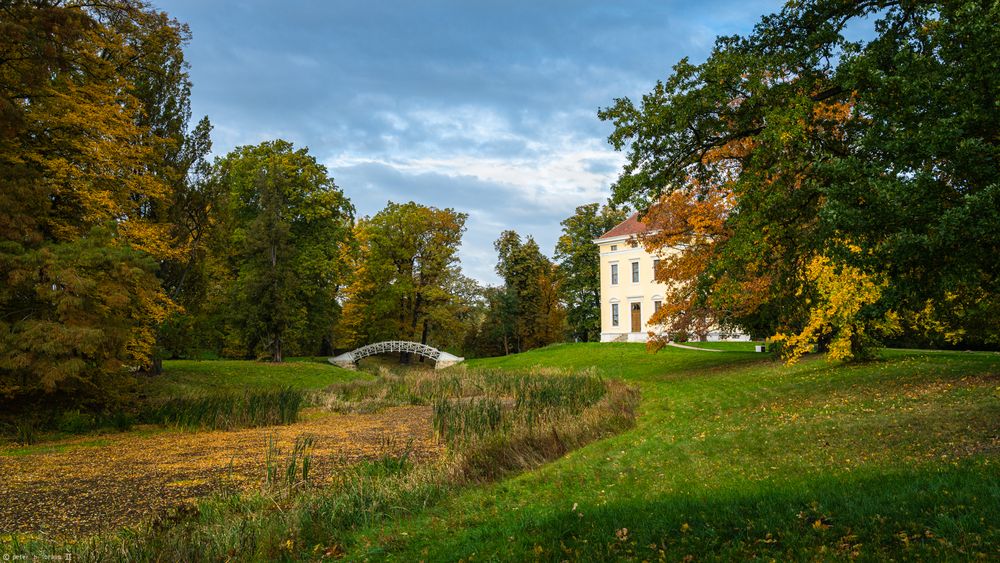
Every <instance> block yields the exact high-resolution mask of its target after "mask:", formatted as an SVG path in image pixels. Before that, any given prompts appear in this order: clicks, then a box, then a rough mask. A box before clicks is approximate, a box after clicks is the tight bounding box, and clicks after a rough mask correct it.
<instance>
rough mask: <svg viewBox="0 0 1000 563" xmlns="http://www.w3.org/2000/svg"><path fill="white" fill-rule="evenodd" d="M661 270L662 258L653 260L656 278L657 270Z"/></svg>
mask: <svg viewBox="0 0 1000 563" xmlns="http://www.w3.org/2000/svg"><path fill="white" fill-rule="evenodd" d="M659 271H660V259H659V258H657V259H655V260H653V279H654V280H655V279H656V272H659Z"/></svg>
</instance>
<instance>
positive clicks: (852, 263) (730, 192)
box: [600, 0, 1000, 359]
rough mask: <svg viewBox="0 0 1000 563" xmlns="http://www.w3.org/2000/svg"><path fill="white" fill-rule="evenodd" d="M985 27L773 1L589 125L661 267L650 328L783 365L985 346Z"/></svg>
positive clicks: (989, 60) (992, 237)
mask: <svg viewBox="0 0 1000 563" xmlns="http://www.w3.org/2000/svg"><path fill="white" fill-rule="evenodd" d="M864 21H869V22H873V23H874V33H873V34H872V37H871V38H870V39H868V40H864V41H850V40H848V39H847V38H845V36H844V29H845V26H848V25H850V24H852V23H854V22H862V23H863V22H864ZM998 28H1000V5H998V4H997V3H996V2H988V1H957V2H933V1H932V2H904V1H895V0H866V1H862V2H841V1H837V0H807V1H804V2H794V3H789V4H788V5H787V6H786V7H785V8H784V9H783V10H782V11H781V12H779V13H777V14H773V15H770V16H767V17H765V18H763V19H762V20H761V21H760V23H759V24H758V25H757V26H756V27H755V29H754V32H753V33H752V34H750V35H748V36H746V37H739V36H734V37H722V38H719V39H718V40H717V41H716V44H715V48H714V49H713V51H712V53H711V55H710V57H709V58H708V59H707V60H706V61H705V62H704V63H702V64H698V65H695V64H692V63H690V62H689V61H688V60H687V59H684V60H682V61H680V62H679V63H677V64H676V65H675V66H674V69H673V70H674V72H673V74H672V75H671V76H670V77H669V78H668V79H667V80H666V81H665V82H661V83H658V84H657V85H656V87H655V88H654V89H653V90H652V91H651V92H650V93H649V94H647V95H645V96H644V97H643V99H642V101H641V104H638V105H637V104H635V103H633V102H632V101H631V100H629V99H619V100H616V102H615V104H614V105H613V106H611V107H609V108H606V109H604V110H602V111H601V112H600V116H601V117H602V118H603V119H605V120H609V121H612V122H613V123H614V125H615V131H614V132H613V134H612V135H611V137H610V142H611V143H612V145H613V146H614V147H615V148H617V149H619V150H624V149H626V148H627V149H628V161H627V163H626V165H625V168H624V171H623V172H622V174H621V176H620V178H619V179H618V181H617V182H616V184H615V185H614V196H613V200H614V201H616V202H630V203H631V204H632V205H634V206H636V207H637V208H639V209H643V210H647V212H646V214H645V215H646V220H647V221H648V222H649V223H650V226H651V227H652V232H653V233H654V234H652V235H650V236H648V237H647V238H646V241H645V243H646V244H647V247H649V248H650V249H652V250H661V249H665V248H668V247H673V248H675V249H677V251H678V253H677V254H674V255H671V258H669V259H668V260H667V262H666V265H665V267H664V268H663V270H662V272H661V278H662V279H663V281H667V282H670V283H672V284H673V285H672V286H671V287H672V290H671V297H670V299H669V303H668V304H667V306H666V308H665V310H664V311H663V312H662V313H661V314H660V315H658V317H657V320H661V321H663V322H665V323H667V324H668V326H670V324H671V323H672V324H674V325H676V326H681V325H684V324H685V322H686V320H685V319H687V318H688V317H691V316H692V315H695V316H697V315H701V314H707V315H710V316H712V317H713V318H714V319H716V320H717V321H719V322H722V323H730V324H734V325H737V326H739V327H741V328H743V329H744V330H746V331H748V332H750V333H752V334H756V335H758V336H777V337H778V338H776V339H775V340H776V341H777V342H779V343H780V344H781V345H782V346H785V347H786V351H788V353H789V357H793V356H795V355H796V354H797V353H798V352H797V351H801V350H803V349H806V348H809V349H812V348H819V349H825V348H828V347H830V348H835V349H836V350H837V354H835V355H836V356H837V357H838V358H842V359H852V358H864V357H868V356H869V355H870V353H871V351H872V350H873V349H874V348H875V347H876V346H877V344H878V343H879V342H880V341H884V340H885V339H886V338H900V336H899V334H900V333H902V335H903V336H902V338H905V339H908V342H911V343H923V344H941V343H944V342H946V341H950V342H951V343H959V342H963V343H966V344H973V345H975V344H979V345H994V346H995V345H997V344H1000V321H998V319H1000V316H998V313H1000V300H998V298H997V296H998V293H1000V262H998V261H997V260H995V258H994V257H995V256H996V253H997V250H998V249H1000V228H997V225H1000V158H998V157H1000V147H998V145H1000V143H998V140H997V137H996V135H995V132H996V131H997V130H1000V112H997V111H996V106H995V102H996V100H997V99H1000V63H998V59H997V57H996V56H995V54H996V48H997V37H998V35H997V33H996V30H997V29H998ZM848 295H850V296H852V299H849V300H847V301H845V300H844V298H846V296H848ZM834 302H836V306H833V303H834ZM848 302H850V303H852V304H848ZM830 307H833V308H832V309H831V308H830ZM696 311H697V314H696V313H695V312H696ZM790 342H793V343H794V344H793V345H791V346H789V343H790ZM845 346H847V349H848V351H847V352H844V347H845Z"/></svg>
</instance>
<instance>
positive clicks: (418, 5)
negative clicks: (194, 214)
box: [157, 0, 781, 282]
mask: <svg viewBox="0 0 1000 563" xmlns="http://www.w3.org/2000/svg"><path fill="white" fill-rule="evenodd" d="M157 5H158V7H159V8H160V9H163V10H166V11H167V12H168V13H169V14H171V15H172V16H174V17H177V18H178V19H179V20H181V21H184V22H187V23H189V24H190V26H191V30H192V33H193V40H192V42H191V44H190V45H189V46H188V48H187V49H186V51H185V53H186V56H187V58H188V60H189V62H190V63H191V72H190V73H191V77H192V81H193V83H194V90H193V98H192V103H193V110H194V113H195V115H196V117H200V116H201V115H204V114H207V115H209V117H210V119H211V120H212V122H213V124H214V125H215V130H214V133H213V140H214V146H215V151H216V153H217V154H222V153H225V152H228V151H229V150H231V149H232V148H234V147H235V146H237V145H242V144H251V143H259V142H261V141H264V140H268V139H274V138H279V137H280V138H284V139H286V140H289V141H292V142H293V143H295V144H296V145H297V146H300V147H301V146H308V147H309V148H310V151H311V153H312V154H313V155H315V156H316V157H317V158H318V159H320V160H321V161H322V162H324V163H326V164H327V165H328V168H329V169H330V171H331V174H332V175H333V176H334V177H335V179H336V181H337V183H338V185H340V186H341V187H342V188H343V189H344V190H345V192H346V193H347V194H348V196H349V197H351V199H352V200H353V201H354V203H355V205H356V207H357V208H358V210H359V211H360V212H361V213H362V214H372V213H375V212H377V211H378V210H379V209H381V207H382V206H383V205H384V204H385V202H386V201H387V200H393V201H408V200H414V201H418V202H420V203H425V204H428V205H435V206H438V207H454V208H456V209H459V210H461V211H464V212H467V213H469V220H468V233H467V235H466V237H465V243H464V245H463V248H462V251H461V256H462V260H463V263H464V264H465V268H466V272H467V273H468V274H469V275H472V276H473V277H476V278H478V279H480V280H483V281H489V282H495V281H496V275H495V273H494V272H493V263H494V261H495V259H496V257H495V253H494V251H493V248H492V242H493V240H495V239H496V237H497V236H498V235H499V233H500V231H502V230H503V229H507V228H512V229H515V230H517V231H518V232H520V233H522V234H531V235H533V236H535V238H536V240H537V241H538V242H539V244H540V246H541V247H542V249H543V250H546V251H548V252H551V251H552V249H553V246H554V244H555V240H556V238H557V237H558V234H559V231H560V226H559V222H560V221H561V220H562V219H564V218H565V217H567V216H568V215H569V214H571V213H572V212H573V209H574V208H575V207H576V206H577V205H581V204H584V203H590V202H595V201H603V200H605V199H606V198H607V197H608V195H609V194H610V185H611V183H612V182H613V181H614V179H615V178H616V176H617V174H618V171H619V170H620V169H621V165H622V162H623V160H624V159H623V157H622V155H620V154H617V153H615V152H614V151H612V150H611V148H610V147H609V146H608V145H607V143H606V142H605V139H606V138H607V136H608V134H609V133H610V132H611V126H610V124H608V123H604V122H601V121H600V120H599V119H597V117H596V113H597V110H598V108H600V107H602V106H607V105H610V104H612V103H613V101H614V99H615V98H618V97H629V98H632V99H638V98H639V97H640V96H641V95H642V94H643V93H645V92H647V91H648V90H649V89H650V88H652V86H653V85H654V84H655V82H656V81H657V80H658V79H662V78H665V77H666V76H667V75H668V74H669V72H670V67H671V66H672V65H673V64H674V63H676V62H677V61H678V60H679V59H680V58H681V57H684V56H689V57H691V59H692V60H694V61H696V62H697V61H698V60H700V59H702V58H703V57H705V56H706V55H707V54H708V52H709V50H710V48H711V45H712V40H713V38H714V36H716V35H723V34H732V33H746V32H748V31H750V29H751V28H752V25H753V23H754V22H755V21H756V20H757V19H758V18H759V16H760V15H761V14H763V13H766V12H770V11H774V10H776V9H778V8H780V6H781V0H704V1H702V2H698V3H691V2H682V1H672V2H671V1H667V2H663V1H660V0H655V1H654V0H632V1H628V2H606V1H598V0H552V1H550V2H529V1H519V0H503V1H500V0H496V1H489V0H486V1H482V2H461V1H459V0H450V1H449V0H426V1H422V2H410V1H408V0H395V1H393V0H389V1H385V2H361V1H351V0H345V1H339V2H315V1H305V0H288V1H286V2H281V3H275V2H272V1H270V0H244V1H242V2H238V3H235V4H232V3H223V2H204V1H203V0H158V1H157Z"/></svg>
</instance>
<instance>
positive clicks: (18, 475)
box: [0, 406, 443, 536]
mask: <svg viewBox="0 0 1000 563" xmlns="http://www.w3.org/2000/svg"><path fill="white" fill-rule="evenodd" d="M431 418H432V411H431V408H430V407H415V406H410V407H397V408H390V409H386V410H384V411H382V412H379V413H374V414H324V415H323V416H320V417H319V418H316V419H314V420H309V421H305V422H299V423H297V424H292V425H288V426H276V427H267V428H252V429H245V430H235V431H206V432H181V431H169V432H163V433H157V434H154V435H145V436H144V435H142V434H141V433H136V432H131V433H124V434H117V435H112V436H105V437H102V438H103V439H99V440H95V439H94V437H92V436H91V437H86V438H79V439H76V440H72V441H69V442H63V443H61V444H60V445H59V446H60V447H65V449H64V450H63V451H56V452H51V451H49V452H48V453H30V454H27V455H12V453H11V452H10V451H5V450H2V449H0V475H2V476H3V478H2V479H0V535H3V534H9V533H17V532H26V533H45V534H50V535H56V536H79V535H86V534H90V533H94V532H97V531H101V530H105V529H109V528H114V527H118V526H122V525H126V524H129V523H134V522H136V521H137V520H140V519H142V518H146V517H150V516H153V515H155V514H157V513H161V512H163V511H165V510H166V509H168V508H169V507H172V506H176V505H177V504H179V503H182V502H185V501H188V500H190V499H193V498H195V497H198V496H204V495H206V494H209V493H211V492H212V491H213V490H218V488H219V487H221V486H222V484H223V483H224V482H233V483H235V484H237V485H238V486H240V487H241V488H243V489H252V488H255V487H259V486H260V485H261V484H262V481H263V477H264V467H265V457H266V452H267V440H268V436H269V435H270V434H271V433H272V432H273V433H274V434H275V435H276V437H277V443H278V447H279V448H281V449H282V451H283V452H287V451H288V450H289V449H290V447H291V445H292V444H293V443H294V441H295V438H296V437H297V436H302V435H311V436H314V437H315V439H316V448H315V451H314V455H313V469H312V475H314V476H315V479H313V478H312V477H311V478H310V481H314V482H316V481H327V480H330V479H331V477H332V475H333V473H334V470H335V469H336V468H338V467H343V466H345V465H349V464H352V463H357V462H358V461H360V460H362V459H365V458H373V457H378V456H381V455H383V454H386V453H391V454H401V453H402V452H403V451H405V450H406V449H407V448H408V447H412V450H411V451H412V453H411V456H412V457H413V458H415V459H418V460H420V459H425V460H426V459H430V458H433V457H436V456H437V455H440V453H441V452H442V451H443V447H442V446H440V445H438V444H437V443H436V441H435V439H434V434H433V428H432V426H431ZM95 442H96V445H95ZM88 444H89V445H88ZM45 446H49V444H46V445H45ZM45 446H40V447H39V449H41V450H42V452H45ZM282 457H283V456H282ZM230 463H231V464H232V469H231V470H230Z"/></svg>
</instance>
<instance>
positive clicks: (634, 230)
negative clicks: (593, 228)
mask: <svg viewBox="0 0 1000 563" xmlns="http://www.w3.org/2000/svg"><path fill="white" fill-rule="evenodd" d="M647 229H649V226H648V225H646V224H645V223H643V222H642V221H640V220H639V213H638V212H636V213H633V214H632V215H630V216H629V218H628V219H625V220H624V221H622V222H621V223H618V224H617V225H615V226H614V227H613V228H612V229H611V230H610V231H608V232H606V233H604V234H603V235H601V236H600V237H599V238H598V239H597V240H604V239H609V238H616V237H625V236H632V235H637V234H639V233H643V232H646V230H647Z"/></svg>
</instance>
